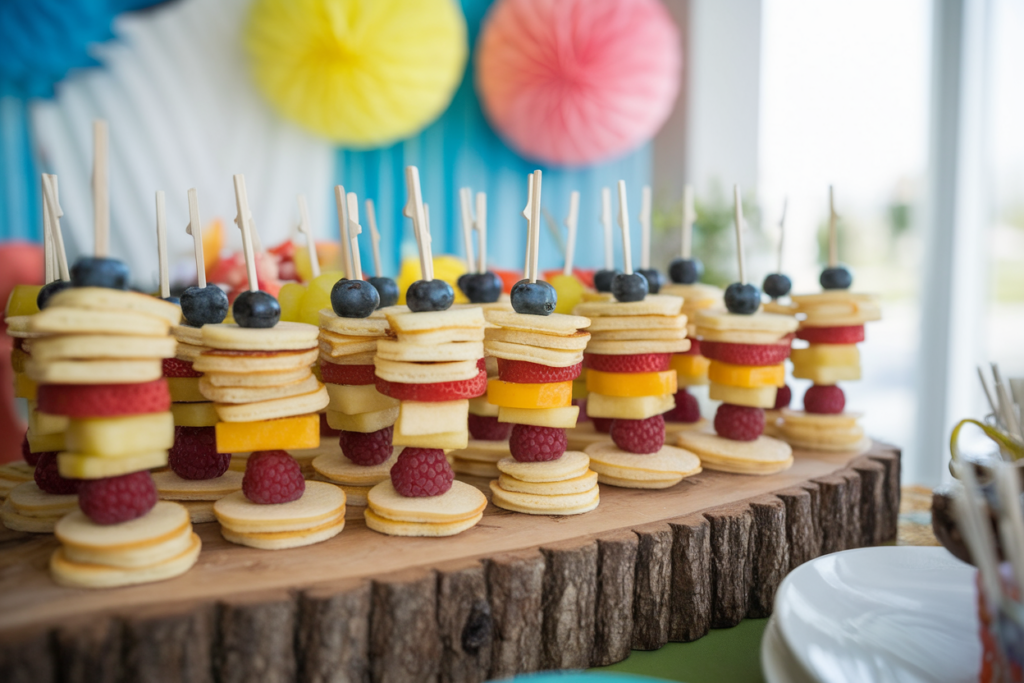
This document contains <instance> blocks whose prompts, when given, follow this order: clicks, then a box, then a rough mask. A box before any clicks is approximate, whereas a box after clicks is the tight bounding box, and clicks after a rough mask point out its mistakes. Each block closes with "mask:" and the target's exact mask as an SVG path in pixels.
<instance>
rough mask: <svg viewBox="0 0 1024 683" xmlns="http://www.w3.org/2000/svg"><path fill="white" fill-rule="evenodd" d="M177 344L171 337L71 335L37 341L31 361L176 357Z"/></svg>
mask: <svg viewBox="0 0 1024 683" xmlns="http://www.w3.org/2000/svg"><path fill="white" fill-rule="evenodd" d="M177 344H178V343H177V342H176V341H174V339H173V338H172V337H126V336H123V335H102V334H96V335H92V334H89V335H82V334H78V335H70V336H64V335H61V336H55V337H45V338H43V339H37V340H36V341H35V342H34V343H33V344H32V359H33V360H34V361H35V362H37V363H45V362H47V361H53V360H65V359H92V358H131V359H139V358H142V359H147V358H174V356H175V349H176V347H177Z"/></svg>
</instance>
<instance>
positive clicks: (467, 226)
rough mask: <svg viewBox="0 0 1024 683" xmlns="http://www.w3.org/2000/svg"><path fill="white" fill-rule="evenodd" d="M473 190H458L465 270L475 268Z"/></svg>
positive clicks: (473, 270) (472, 270) (469, 270)
mask: <svg viewBox="0 0 1024 683" xmlns="http://www.w3.org/2000/svg"><path fill="white" fill-rule="evenodd" d="M472 200H473V190H471V189H469V188H468V187H463V188H462V189H460V190H459V204H460V205H461V207H462V243H463V246H464V248H465V250H466V272H467V273H473V272H475V270H476V259H475V258H473V234H472V233H473V207H472V206H471V204H472Z"/></svg>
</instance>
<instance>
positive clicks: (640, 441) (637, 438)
mask: <svg viewBox="0 0 1024 683" xmlns="http://www.w3.org/2000/svg"><path fill="white" fill-rule="evenodd" d="M611 434H612V441H614V442H615V445H616V446H618V447H619V448H621V449H622V450H624V451H626V452H628V453H636V454H638V455H647V454H650V453H657V452H658V451H659V450H661V447H662V446H664V445H665V418H663V417H662V416H661V415H655V416H654V417H649V418H647V419H646V420H613V421H612V430H611Z"/></svg>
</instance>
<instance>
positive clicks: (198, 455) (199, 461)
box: [167, 427, 231, 479]
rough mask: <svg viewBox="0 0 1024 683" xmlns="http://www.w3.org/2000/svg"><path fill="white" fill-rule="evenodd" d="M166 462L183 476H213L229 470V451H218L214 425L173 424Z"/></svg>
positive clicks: (212, 477)
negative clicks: (183, 425)
mask: <svg viewBox="0 0 1024 683" xmlns="http://www.w3.org/2000/svg"><path fill="white" fill-rule="evenodd" d="M167 463H168V464H169V465H170V467H171V469H172V470H173V471H174V473H175V474H177V475H178V476H179V477H181V478H182V479H216V478H217V477H219V476H220V475H222V474H224V473H225V472H227V471H228V465H230V464H231V454H230V453H218V452H217V432H216V430H215V429H214V428H213V427H175V428H174V445H173V446H171V450H170V451H169V452H168V454H167Z"/></svg>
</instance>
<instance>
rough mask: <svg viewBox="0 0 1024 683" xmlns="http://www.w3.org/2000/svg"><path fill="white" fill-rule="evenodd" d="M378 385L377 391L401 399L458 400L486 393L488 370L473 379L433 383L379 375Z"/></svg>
mask: <svg viewBox="0 0 1024 683" xmlns="http://www.w3.org/2000/svg"><path fill="white" fill-rule="evenodd" d="M376 385H377V391H379V392H380V393H382V394H384V395H385V396H390V397H391V398H397V399H398V400H399V401H458V400H459V399H463V398H476V397H477V396H483V395H484V394H486V393H487V372H486V371H483V370H481V371H480V372H479V373H477V376H476V377H474V378H473V379H461V380H457V381H454V382H433V383H431V384H405V383H402V382H389V381H387V380H384V379H381V378H380V377H378V378H377V380H376Z"/></svg>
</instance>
